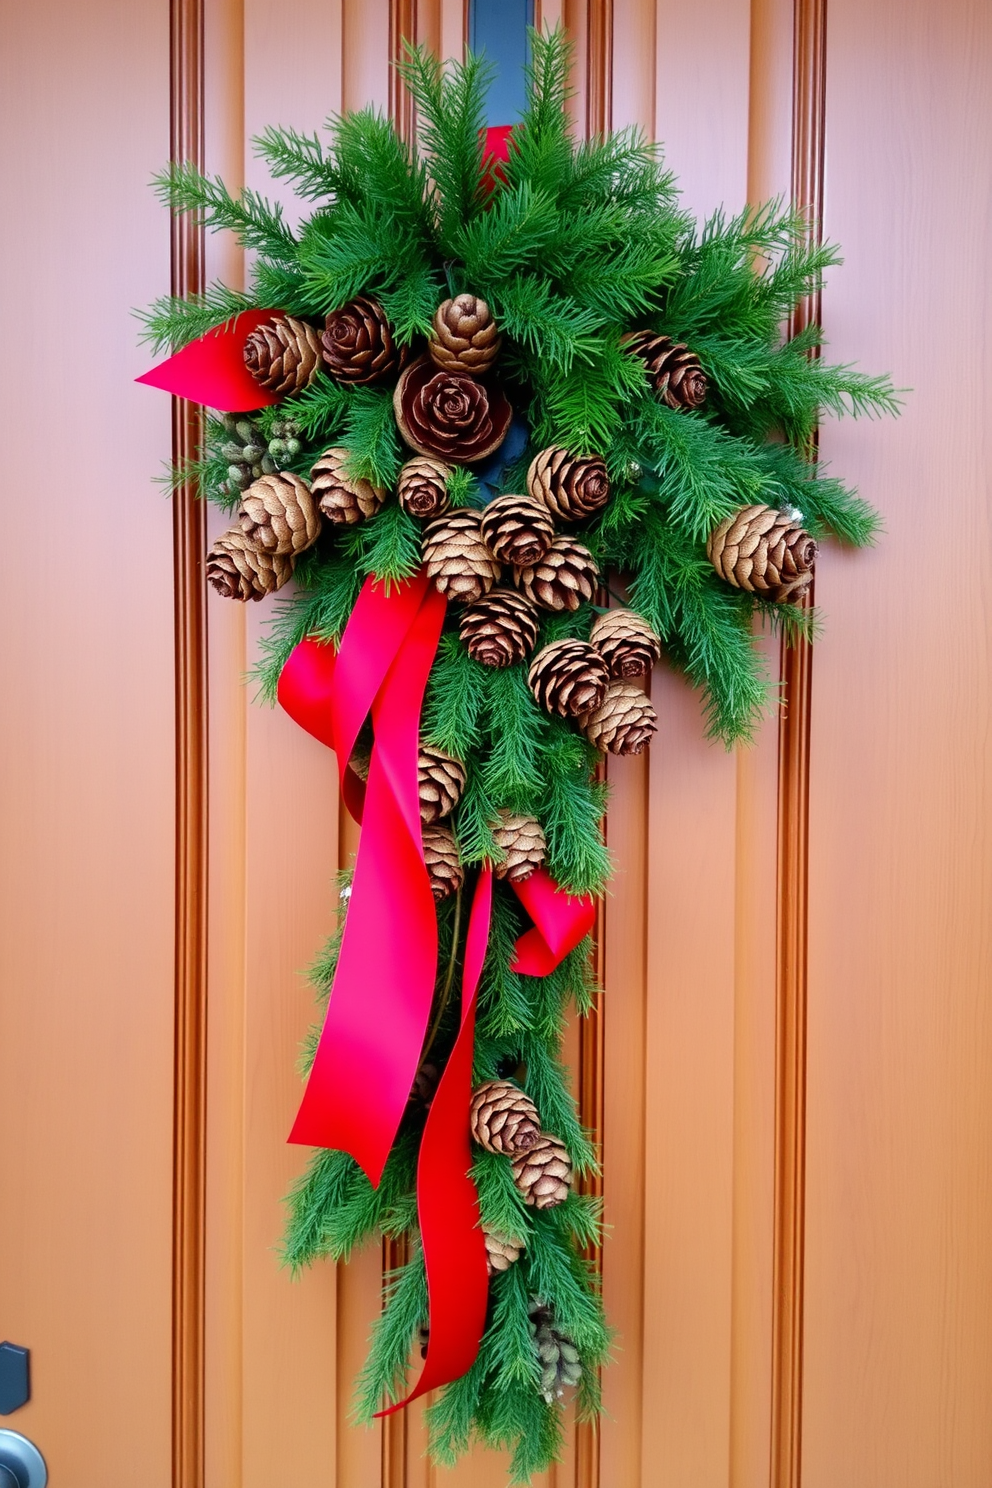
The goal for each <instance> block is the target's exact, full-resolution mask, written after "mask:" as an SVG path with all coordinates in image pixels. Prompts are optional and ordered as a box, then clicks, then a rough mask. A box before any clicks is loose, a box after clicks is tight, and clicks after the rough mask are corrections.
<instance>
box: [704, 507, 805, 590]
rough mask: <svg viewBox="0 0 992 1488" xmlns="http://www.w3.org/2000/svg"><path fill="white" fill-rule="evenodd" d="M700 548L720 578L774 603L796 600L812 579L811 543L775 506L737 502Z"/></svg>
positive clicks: (788, 517)
mask: <svg viewBox="0 0 992 1488" xmlns="http://www.w3.org/2000/svg"><path fill="white" fill-rule="evenodd" d="M706 552H707V554H708V555H709V560H710V562H711V563H712V564H713V567H714V568H715V569H716V571H717V573H718V574H719V575H720V577H721V579H726V581H727V583H728V584H733V585H734V586H735V587H736V588H738V589H746V590H747V591H748V592H749V593H751V594H760V595H761V596H762V598H764V599H770V600H773V601H774V602H775V603H776V604H782V603H786V602H793V603H794V602H795V601H796V600H798V599H801V598H802V596H803V594H804V593H805V592H806V590H807V589H808V588H809V586H810V584H811V583H812V581H813V565H814V563H815V561H816V543H815V542H814V541H813V539H812V538H811V537H810V535H809V533H808V532H805V531H804V530H803V528H802V527H801V526H800V525H799V523H798V522H797V521H796V520H795V519H794V518H793V517H791V516H789V515H788V514H787V513H786V512H782V511H778V510H776V508H775V507H772V506H764V505H761V504H759V505H756V506H742V507H741V508H740V509H739V510H738V511H736V512H734V513H733V514H732V515H731V516H729V517H725V518H724V520H723V521H722V522H721V523H720V525H719V526H718V527H715V528H714V529H713V531H712V532H711V533H710V535H709V539H708V540H707V543H706Z"/></svg>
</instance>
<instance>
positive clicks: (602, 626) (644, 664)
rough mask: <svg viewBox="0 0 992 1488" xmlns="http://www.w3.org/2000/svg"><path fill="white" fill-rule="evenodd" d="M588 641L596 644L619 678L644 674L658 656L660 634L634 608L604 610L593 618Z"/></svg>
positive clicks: (647, 673)
mask: <svg viewBox="0 0 992 1488" xmlns="http://www.w3.org/2000/svg"><path fill="white" fill-rule="evenodd" d="M589 644H590V645H591V646H595V647H596V650H597V651H598V652H599V653H600V655H601V656H602V657H603V660H604V661H605V662H606V665H607V666H608V667H609V671H610V676H611V677H615V678H618V679H619V680H621V681H629V679H630V678H631V677H646V676H648V675H649V673H650V671H651V668H652V667H653V666H654V664H655V662H656V661H657V660H658V658H659V657H660V656H661V637H660V636H659V635H657V634H656V633H655V631H653V630H652V629H651V626H650V625H649V624H648V622H647V621H646V620H645V619H644V617H643V616H642V615H638V614H637V612H636V610H607V612H606V614H605V615H600V616H599V618H598V619H597V620H596V621H595V622H594V624H593V627H592V630H591V631H590V632H589Z"/></svg>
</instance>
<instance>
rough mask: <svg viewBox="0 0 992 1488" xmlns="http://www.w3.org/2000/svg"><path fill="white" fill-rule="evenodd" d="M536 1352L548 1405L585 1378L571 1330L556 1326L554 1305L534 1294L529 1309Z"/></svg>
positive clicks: (542, 1391)
mask: <svg viewBox="0 0 992 1488" xmlns="http://www.w3.org/2000/svg"><path fill="white" fill-rule="evenodd" d="M527 1311H528V1314H529V1320H530V1331H531V1338H532V1339H533V1343H534V1352H535V1353H536V1354H537V1359H538V1363H539V1364H540V1366H541V1394H542V1395H543V1397H544V1399H545V1402H546V1403H547V1404H548V1405H553V1404H554V1402H555V1401H556V1400H560V1399H561V1398H562V1396H563V1395H564V1393H565V1391H566V1389H568V1388H569V1387H570V1386H574V1385H577V1384H578V1383H579V1380H580V1379H581V1378H582V1361H581V1359H580V1358H579V1351H578V1349H577V1348H576V1347H575V1344H574V1343H573V1342H572V1340H571V1338H569V1336H568V1334H567V1333H563V1332H562V1330H561V1329H560V1328H558V1327H556V1326H555V1315H554V1309H553V1308H552V1307H549V1306H548V1305H547V1303H545V1302H542V1301H541V1299H540V1298H539V1297H532V1298H531V1302H530V1306H529V1307H528V1309H527Z"/></svg>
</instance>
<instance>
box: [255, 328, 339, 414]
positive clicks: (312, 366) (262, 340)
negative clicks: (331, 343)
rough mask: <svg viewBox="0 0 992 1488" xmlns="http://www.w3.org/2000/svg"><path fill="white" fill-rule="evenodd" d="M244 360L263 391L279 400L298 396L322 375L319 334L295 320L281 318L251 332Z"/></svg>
mask: <svg viewBox="0 0 992 1488" xmlns="http://www.w3.org/2000/svg"><path fill="white" fill-rule="evenodd" d="M244 358H245V366H246V367H247V368H248V371H249V372H250V373H251V375H252V377H254V379H255V381H256V382H258V383H260V384H261V386H262V387H264V388H268V390H269V391H270V392H272V393H278V394H279V395H280V397H282V396H284V395H285V394H287V393H298V392H300V390H301V389H302V388H305V387H307V385H308V384H309V383H311V382H312V381H313V379H314V378H315V377H316V376H317V373H318V372H319V371H320V365H321V357H320V333H319V332H318V331H316V330H314V328H313V326H311V325H307V323H306V321H303V320H297V319H296V318H295V316H292V315H280V316H277V317H276V318H275V319H274V320H270V321H266V322H265V324H264V325H260V326H258V327H256V329H255V330H254V331H252V333H251V335H250V336H249V337H248V339H247V341H246V342H245V349H244Z"/></svg>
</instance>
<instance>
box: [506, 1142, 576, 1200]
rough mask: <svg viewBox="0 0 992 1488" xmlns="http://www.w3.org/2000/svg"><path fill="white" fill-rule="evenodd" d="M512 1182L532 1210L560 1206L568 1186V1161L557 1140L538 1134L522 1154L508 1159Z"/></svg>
mask: <svg viewBox="0 0 992 1488" xmlns="http://www.w3.org/2000/svg"><path fill="white" fill-rule="evenodd" d="M511 1163H512V1166H513V1181H514V1183H515V1184H516V1185H517V1187H518V1188H519V1190H520V1192H521V1193H522V1194H523V1197H524V1203H525V1204H530V1205H531V1206H532V1208H534V1209H553V1208H554V1207H555V1205H556V1204H564V1202H565V1200H566V1199H567V1198H568V1191H569V1189H570V1188H571V1186H572V1176H573V1175H572V1161H571V1158H570V1157H569V1155H568V1149H567V1148H566V1146H565V1144H564V1142H563V1141H561V1139H560V1138H559V1137H553V1136H551V1135H550V1134H549V1133H548V1132H542V1133H541V1135H540V1136H539V1137H538V1139H537V1141H536V1142H535V1143H534V1145H533V1147H528V1148H527V1150H526V1151H525V1152H518V1153H516V1154H515V1155H514V1156H513V1157H512V1158H511Z"/></svg>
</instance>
